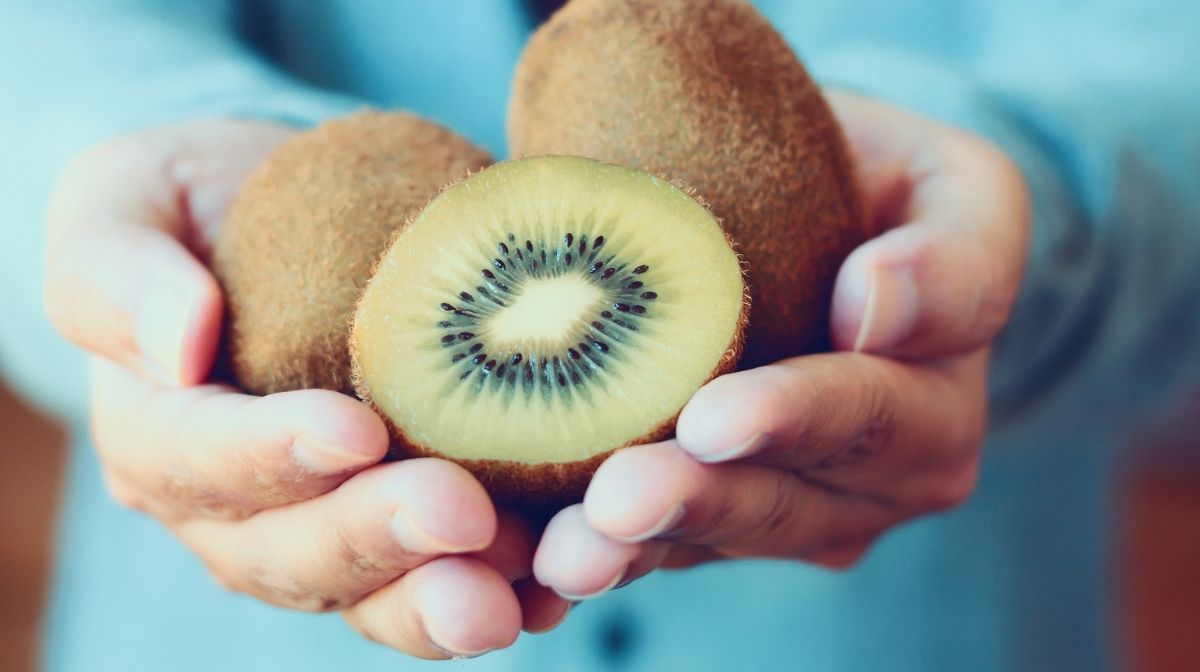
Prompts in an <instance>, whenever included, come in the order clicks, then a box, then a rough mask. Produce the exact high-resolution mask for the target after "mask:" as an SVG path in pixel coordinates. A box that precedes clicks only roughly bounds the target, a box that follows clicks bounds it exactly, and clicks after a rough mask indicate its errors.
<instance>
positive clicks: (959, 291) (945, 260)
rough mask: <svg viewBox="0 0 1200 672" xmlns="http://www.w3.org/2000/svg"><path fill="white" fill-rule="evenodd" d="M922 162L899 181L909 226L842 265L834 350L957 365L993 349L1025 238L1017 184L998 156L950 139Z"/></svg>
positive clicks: (952, 134)
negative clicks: (964, 356)
mask: <svg viewBox="0 0 1200 672" xmlns="http://www.w3.org/2000/svg"><path fill="white" fill-rule="evenodd" d="M929 156H931V157H932V159H931V161H930V163H931V165H925V166H923V167H922V169H921V170H920V174H919V175H908V176H907V178H906V179H908V180H910V181H911V183H912V185H913V186H912V191H911V193H910V195H909V199H908V203H907V208H906V209H905V214H906V216H907V222H906V223H904V224H903V225H901V226H899V227H897V228H895V229H892V230H891V231H888V232H887V233H885V234H883V235H881V236H879V237H878V238H875V239H873V240H871V241H869V242H867V243H865V244H864V245H862V246H861V247H859V248H858V249H857V250H855V251H854V253H853V254H851V255H850V257H849V258H847V260H846V262H845V263H844V264H843V265H842V269H841V271H840V273H839V275H838V279H837V284H836V286H835V289H834V299H833V309H832V311H833V312H832V330H833V334H832V335H833V341H834V344H835V345H836V346H837V347H838V348H839V349H842V350H855V351H861V352H870V353H875V354H885V355H892V356H898V357H911V358H927V357H942V356H950V355H957V354H961V353H965V352H969V351H971V350H975V349H977V348H980V347H982V346H984V345H986V344H988V343H990V342H991V341H992V340H993V339H994V338H995V337H996V335H997V333H998V332H999V331H1000V329H1001V328H1002V327H1003V326H1004V324H1005V322H1006V321H1007V320H1008V315H1009V312H1010V310H1011V308H1012V304H1013V301H1014V298H1015V296H1016V293H1017V289H1018V286H1019V284H1020V278H1021V273H1022V270H1023V266H1024V259H1025V253H1026V251H1025V247H1026V244H1027V237H1028V213H1027V205H1026V196H1025V188H1024V184H1023V182H1022V180H1021V177H1020V175H1019V174H1018V172H1017V171H1016V169H1015V168H1014V167H1013V166H1012V164H1011V163H1010V162H1009V160H1008V159H1007V157H1005V156H1004V155H1003V154H1002V153H1001V152H1000V151H999V150H997V149H995V148H993V147H992V146H991V145H989V144H987V143H985V142H983V141H982V140H978V139H976V138H973V137H970V136H967V135H965V134H962V133H959V132H957V131H950V130H948V129H947V130H946V131H945V132H944V134H943V135H942V137H940V138H938V139H937V140H935V141H934V146H933V147H932V148H931V152H930V155H929ZM926 158H927V160H929V157H926ZM914 165H915V164H914ZM913 170H914V172H916V169H915V168H914V169H913Z"/></svg>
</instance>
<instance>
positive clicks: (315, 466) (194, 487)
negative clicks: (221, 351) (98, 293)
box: [91, 358, 388, 518]
mask: <svg viewBox="0 0 1200 672" xmlns="http://www.w3.org/2000/svg"><path fill="white" fill-rule="evenodd" d="M91 370H92V413H91V415H92V418H93V433H94V438H95V443H96V446H97V450H98V451H99V452H100V454H101V457H102V458H103V462H104V463H105V466H106V467H107V468H109V469H111V470H113V471H115V472H117V473H119V474H120V475H121V476H122V477H123V478H124V479H125V480H126V481H128V482H130V483H132V484H136V485H137V486H140V489H141V490H143V491H145V492H146V493H147V494H151V495H153V496H154V497H155V499H156V502H155V504H156V505H157V506H158V507H159V510H157V511H155V513H156V514H157V515H159V516H162V517H166V518H170V517H173V516H179V515H204V516H211V517H220V518H240V517H244V516H246V515H249V514H251V513H254V512H255V511H258V510H261V509H264V508H269V507H273V506H278V505H281V504H286V503H290V502H296V501H302V500H306V499H309V498H311V497H314V496H316V495H318V494H321V493H323V492H328V491H329V490H331V489H333V488H334V487H336V486H337V485H338V484H339V483H341V482H342V481H344V480H345V479H346V478H348V477H349V476H351V475H352V474H353V473H355V472H357V471H359V470H361V469H363V468H365V467H367V466H369V465H371V464H374V463H376V462H378V461H379V460H380V459H382V458H383V456H384V454H385V453H386V452H387V447H388V435H387V429H386V428H385V427H384V426H383V423H382V421H380V419H379V417H378V416H377V415H376V414H375V413H374V412H373V411H371V409H370V408H368V407H367V406H366V405H364V404H362V403H360V402H358V401H356V400H354V399H352V398H350V397H348V396H346V395H343V394H339V393H337V392H331V391H328V390H298V391H294V392H284V393H280V394H275V395H270V396H266V397H254V396H249V395H244V394H235V393H232V392H230V391H229V390H228V388H225V387H221V386H217V385H207V386H197V387H190V388H182V389H180V388H169V387H162V386H159V385H157V384H154V383H151V382H149V381H146V380H145V379H142V378H140V377H138V376H137V375H134V374H133V373H131V372H129V371H127V370H125V369H123V368H122V367H120V366H119V365H117V364H115V363H113V362H109V361H107V360H103V359H100V358H93V361H92V367H91Z"/></svg>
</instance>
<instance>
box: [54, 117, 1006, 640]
mask: <svg viewBox="0 0 1200 672" xmlns="http://www.w3.org/2000/svg"><path fill="white" fill-rule="evenodd" d="M830 97H831V103H832V106H833V109H834V112H835V114H836V116H837V117H838V119H839V121H840V122H841V124H842V125H843V127H844V129H845V130H846V132H847V136H848V140H849V143H850V146H851V152H852V154H853V156H854V160H855V162H856V165H857V168H858V171H859V177H860V180H861V182H862V185H863V188H864V193H865V197H866V207H867V212H868V213H870V216H871V218H872V221H873V222H874V223H875V226H876V230H877V231H886V233H883V234H882V235H880V236H878V237H876V238H874V239H873V240H871V241H869V242H867V243H866V244H864V245H863V246H861V247H860V248H859V249H858V250H856V251H855V252H854V254H853V255H852V256H851V257H850V258H849V259H848V260H847V262H846V263H845V264H844V266H843V268H842V269H841V273H840V275H839V278H838V283H837V287H836V289H835V296H834V301H833V314H832V332H833V333H832V337H833V341H834V343H835V345H836V347H837V349H838V350H839V352H836V353H831V354H821V355H815V356H806V357H799V358H794V359H789V360H784V361H782V362H777V363H774V364H770V365H767V366H763V367H760V368H757V369H752V370H747V371H741V372H737V373H732V374H729V375H726V376H722V377H719V378H717V379H715V380H713V381H712V382H710V383H709V384H708V385H706V386H705V387H704V388H703V389H701V390H700V391H699V392H698V393H697V394H696V396H695V397H694V398H693V399H692V401H691V402H690V403H689V404H688V405H687V407H685V409H684V410H683V413H682V414H681V416H680V419H679V425H678V428H677V438H676V439H675V440H671V441H666V442H661V443H655V444H652V445H648V446H639V447H634V448H629V449H625V450H623V451H621V452H619V453H617V454H616V455H614V456H613V457H612V458H610V459H609V460H608V461H607V462H606V463H605V464H604V465H602V466H601V467H600V469H599V470H598V472H597V474H596V476H595V479H594V480H593V481H592V483H591V485H590V487H589V489H588V492H587V495H586V498H585V500H584V502H583V503H582V504H580V505H576V506H572V507H569V508H567V509H564V510H563V511H562V512H560V513H559V514H558V515H557V516H555V517H554V518H553V519H552V520H551V521H550V523H549V524H548V526H547V527H546V529H545V530H544V532H543V534H542V537H541V540H540V542H535V538H534V534H533V532H532V531H531V530H530V528H529V527H528V525H527V524H526V523H525V522H524V521H522V520H521V519H520V518H519V517H518V516H515V515H513V514H511V513H506V512H503V511H500V512H497V511H496V509H495V508H494V507H493V505H492V503H491V502H490V501H489V500H488V498H487V496H486V494H485V493H484V491H483V490H482V488H481V487H480V486H479V484H478V482H477V481H475V480H474V479H473V478H472V477H470V475H469V474H467V473H466V472H465V471H464V470H462V469H461V468H459V467H457V466H454V465H451V464H449V463H447V462H443V461H440V460H436V459H428V458H425V459H414V460H408V461H404V462H399V463H392V464H386V465H377V464H376V462H377V461H378V460H379V459H380V458H381V457H382V455H383V454H384V452H385V450H386V443H387V438H386V430H385V429H384V427H383V425H382V423H381V422H380V421H379V419H378V418H377V416H375V415H374V414H373V413H372V412H371V411H370V410H369V409H368V408H366V406H364V405H362V404H361V403H359V402H356V401H354V400H352V399H350V398H349V397H345V396H342V395H339V394H336V393H333V392H327V391H321V390H301V391H296V392H286V393H281V394H277V395H271V396H267V397H252V396H247V395H242V394H239V393H237V392H236V391H234V390H232V389H230V388H228V387H224V386H219V385H212V384H201V381H203V380H205V379H206V377H207V374H208V370H209V367H210V365H211V362H212V359H213V353H214V350H215V346H216V341H217V335H218V333H219V328H220V324H219V323H220V316H221V296H220V293H219V291H218V289H217V285H216V283H215V282H214V281H213V279H212V277H211V275H210V274H209V273H208V271H207V269H206V267H205V265H204V264H205V260H206V259H207V256H208V253H209V244H210V242H211V240H212V237H213V232H214V231H215V230H216V228H217V227H218V226H219V222H220V220H221V217H222V214H223V212H224V211H225V209H226V208H227V206H228V202H229V200H230V198H231V196H232V194H233V192H234V191H235V189H236V187H237V185H238V184H239V183H240V181H241V179H242V178H244V176H245V175H246V174H248V173H249V171H250V169H251V168H252V167H253V166H254V165H255V164H256V163H257V162H258V161H259V160H261V158H262V157H263V156H264V155H265V154H266V153H267V152H268V151H269V150H270V149H271V148H272V147H274V146H275V145H277V144H278V143H279V142H281V141H282V140H283V139H284V138H286V137H288V135H289V133H290V131H288V130H287V129H284V128H281V127H277V126H272V125H265V124H251V123H244V122H229V121H223V122H204V123H199V124H188V125H182V126H173V127H167V128H162V129H158V130H154V131H150V132H146V133H141V134H138V135H134V136H129V137H125V138H121V139H118V140H115V141H113V142H111V143H109V144H106V145H104V146H101V147H98V148H96V149H93V150H91V151H89V152H87V153H86V154H84V155H83V156H81V157H80V158H79V159H78V160H76V161H75V162H74V163H73V164H72V166H71V167H70V168H69V169H68V170H67V172H66V173H65V174H64V176H63V178H62V181H61V184H60V185H59V190H58V192H57V193H56V196H55V199H54V202H53V204H52V206H51V212H50V244H49V257H48V264H47V268H48V270H47V278H46V307H47V311H48V313H49V314H50V316H51V319H52V320H53V321H54V322H55V324H56V325H57V326H58V328H59V329H60V330H61V331H62V332H63V333H64V334H65V335H66V336H67V337H68V338H70V339H71V340H73V341H74V342H75V343H77V344H78V345H80V347H82V348H84V349H86V350H88V351H89V352H91V353H93V354H94V355H95V357H94V358H93V374H94V375H93V400H94V401H93V409H92V421H93V430H94V435H95V444H96V448H97V451H98V452H99V454H100V458H101V462H102V464H103V467H104V470H105V476H106V478H107V481H108V483H109V486H110V489H111V491H112V494H113V496H114V497H115V498H116V499H117V501H118V502H121V503H122V504H124V505H126V506H129V507H132V508H135V509H139V510H142V511H145V512H147V513H148V514H150V515H152V516H154V517H155V518H157V519H158V520H160V521H161V522H162V523H163V524H165V525H166V526H167V527H168V528H169V529H171V531H172V532H174V533H175V534H176V535H178V536H179V537H180V538H181V539H182V540H183V541H184V542H185V543H187V544H188V545H189V546H190V547H191V548H192V549H193V550H194V551H195V552H196V553H197V555H198V556H199V557H200V558H202V559H203V560H204V561H205V562H206V563H207V564H208V566H209V567H210V569H211V570H212V572H213V575H214V577H215V578H216V579H217V580H218V581H219V582H221V583H222V584H224V585H226V586H227V587H229V588H231V589H233V590H237V591H240V592H244V593H247V594H250V595H253V596H255V597H257V598H259V599H262V600H265V601H268V602H271V603H273V604H279V605H283V606H286V607H291V608H295V609H303V610H340V611H342V613H343V614H344V615H345V617H346V619H347V620H348V621H349V622H350V623H351V625H353V626H354V627H355V628H356V629H358V630H359V632H361V633H363V634H364V635H365V636H367V637H369V638H371V639H374V640H376V641H379V642H382V643H384V644H387V645H389V646H392V647H394V648H396V649H398V650H400V651H404V652H407V653H411V654H413V655H417V656H422V657H427V658H444V657H448V656H450V655H477V654H480V653H483V652H486V651H488V650H491V649H495V648H501V647H504V646H507V645H509V644H511V643H512V641H514V639H515V638H516V636H517V633H518V631H519V630H520V629H521V628H524V629H526V630H528V631H531V632H543V631H546V630H549V629H552V628H553V627H555V626H556V625H557V624H558V623H559V622H561V621H562V620H563V619H564V618H565V617H566V616H567V611H568V608H569V603H570V601H574V600H580V599H587V598H591V597H595V596H596V595H599V594H601V593H603V592H605V591H606V590H609V589H611V588H612V587H615V586H617V585H619V584H623V583H628V582H630V581H632V580H634V579H636V578H638V577H640V576H643V575H645V574H646V573H648V572H650V571H653V570H654V569H655V568H658V567H686V566H691V565H695V564H698V563H702V562H709V561H714V560H719V559H722V558H728V557H745V556H767V557H784V558H792V559H795V560H799V561H806V562H812V563H817V564H820V565H824V566H827V567H834V568H844V567H848V566H851V565H852V564H854V563H855V562H856V561H857V560H858V559H859V558H861V557H862V555H863V554H864V553H866V552H867V550H868V549H869V547H870V545H871V544H872V542H873V541H874V540H876V539H877V538H879V536H880V535H882V534H884V533H885V532H886V531H887V530H888V529H890V528H892V527H894V526H896V525H899V524H901V523H903V522H904V521H906V520H909V519H912V518H914V517H917V516H920V515H924V514H928V513H933V512H936V511H941V510H944V509H947V508H949V507H952V506H955V505H957V504H959V503H961V502H962V501H964V500H965V499H966V498H967V497H968V496H969V495H970V493H971V491H972V489H973V487H974V484H975V479H976V473H977V471H978V465H979V453H980V444H981V441H982V437H983V431H984V425H985V407H986V388H985V381H986V371H987V359H988V350H989V345H990V343H991V341H992V340H993V339H994V338H995V336H996V334H997V332H998V331H999V330H1000V328H1001V327H1002V326H1003V324H1004V323H1005V321H1006V319H1007V315H1008V311H1009V309H1010V307H1011V304H1012V301H1013V297H1014V295H1015V294H1016V291H1017V286H1018V283H1019V279H1020V274H1021V269H1022V266H1023V260H1024V255H1025V249H1026V243H1027V240H1026V239H1027V235H1028V214H1027V206H1026V194H1025V190H1024V186H1023V184H1022V182H1021V179H1020V176H1019V174H1018V173H1017V171H1016V169H1015V168H1014V167H1013V166H1012V165H1011V163H1010V162H1009V161H1008V159H1007V158H1005V156H1004V155H1003V154H1002V153H1001V152H1000V151H999V150H997V149H996V148H994V147H992V146H991V145H989V144H987V143H986V142H984V141H982V140H980V139H978V138H976V137H973V136H971V135H968V134H965V133H963V132H961V131H957V130H954V129H951V128H949V127H946V126H943V125H940V124H937V123H935V122H932V121H930V120H927V119H922V118H920V117H916V116H914V115H912V114H909V113H907V112H904V111H902V110H899V109H897V108H894V107H891V106H888V105H885V104H883V103H879V102H873V101H870V100H866V99H863V98H858V97H853V96H849V95H845V94H831V95H830ZM182 241H186V243H185V242H182ZM131 260H137V263H131ZM296 530H304V531H305V534H304V535H303V543H300V542H297V541H296V539H297V535H296V534H295V532H296ZM313 540H317V541H318V543H313ZM535 543H536V555H533V557H532V558H531V557H530V556H531V554H533V553H534V551H533V548H534V545H535ZM531 562H532V571H533V573H534V576H535V577H536V582H535V581H533V580H532V579H530V578H527V576H528V574H529V572H530V569H531ZM510 581H511V583H510Z"/></svg>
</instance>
